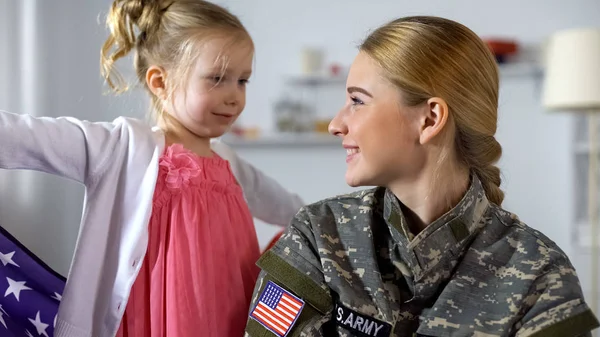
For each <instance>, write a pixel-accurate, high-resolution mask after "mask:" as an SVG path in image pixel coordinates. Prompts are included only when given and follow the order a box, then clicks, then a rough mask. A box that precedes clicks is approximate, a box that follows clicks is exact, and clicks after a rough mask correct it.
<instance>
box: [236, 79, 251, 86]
mask: <svg viewBox="0 0 600 337" xmlns="http://www.w3.org/2000/svg"><path fill="white" fill-rule="evenodd" d="M238 83H239V84H240V85H247V84H248V83H250V81H248V80H245V79H244V80H239V81H238Z"/></svg>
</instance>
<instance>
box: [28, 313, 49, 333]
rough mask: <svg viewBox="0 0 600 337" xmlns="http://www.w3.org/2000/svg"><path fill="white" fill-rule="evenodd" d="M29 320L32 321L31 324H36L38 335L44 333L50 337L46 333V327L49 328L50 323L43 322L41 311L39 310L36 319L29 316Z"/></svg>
mask: <svg viewBox="0 0 600 337" xmlns="http://www.w3.org/2000/svg"><path fill="white" fill-rule="evenodd" d="M29 321H30V322H31V324H33V326H35V328H36V330H37V333H38V335H40V336H42V335H43V336H46V337H49V336H48V334H47V333H46V328H48V324H46V323H43V322H42V321H41V320H40V312H39V311H38V312H37V314H36V315H35V320H33V319H31V318H29Z"/></svg>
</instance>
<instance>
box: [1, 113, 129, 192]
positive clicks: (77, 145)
mask: <svg viewBox="0 0 600 337" xmlns="http://www.w3.org/2000/svg"><path fill="white" fill-rule="evenodd" d="M119 132H120V130H119V128H118V127H116V125H115V124H114V123H106V122H105V123H92V122H87V121H80V120H78V119H75V118H72V117H60V118H50V117H33V116H30V115H18V114H14V113H9V112H5V111H0V168H2V169H25V170H35V171H40V172H45V173H49V174H52V175H57V176H60V177H64V178H68V179H72V180H75V181H78V182H81V183H84V184H86V183H87V181H88V179H91V178H93V176H94V174H95V173H96V172H97V171H98V170H99V169H100V168H101V167H102V165H103V164H104V163H105V162H106V161H107V160H108V159H109V158H110V154H111V153H112V151H113V149H114V148H115V147H116V145H117V143H118V139H119V138H120V137H119V134H118V133H119Z"/></svg>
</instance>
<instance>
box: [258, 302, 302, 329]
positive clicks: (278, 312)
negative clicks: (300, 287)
mask: <svg viewBox="0 0 600 337" xmlns="http://www.w3.org/2000/svg"><path fill="white" fill-rule="evenodd" d="M301 308H302V303H301V302H299V301H298V300H296V299H295V298H293V297H291V296H289V295H288V294H286V293H284V294H283V295H282V296H281V299H280V300H279V303H277V306H276V307H275V310H273V309H271V308H270V307H269V306H267V305H266V304H264V303H263V302H258V305H257V306H256V308H255V309H254V311H253V312H252V315H253V316H254V318H256V319H257V320H259V321H260V322H261V323H263V324H264V325H265V326H267V327H269V328H270V329H271V330H273V331H274V332H276V333H279V335H280V336H285V334H286V333H287V332H288V330H289V329H290V327H291V326H292V323H293V322H294V320H296V317H298V314H299V312H300V309H301Z"/></svg>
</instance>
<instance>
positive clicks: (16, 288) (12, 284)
mask: <svg viewBox="0 0 600 337" xmlns="http://www.w3.org/2000/svg"><path fill="white" fill-rule="evenodd" d="M6 280H8V289H6V292H5V293H4V297H7V296H8V295H10V294H13V295H15V298H16V299H17V301H19V296H20V295H21V291H22V290H31V288H29V287H28V286H26V285H25V281H20V282H17V281H15V280H13V279H11V278H10V277H7V278H6Z"/></svg>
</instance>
